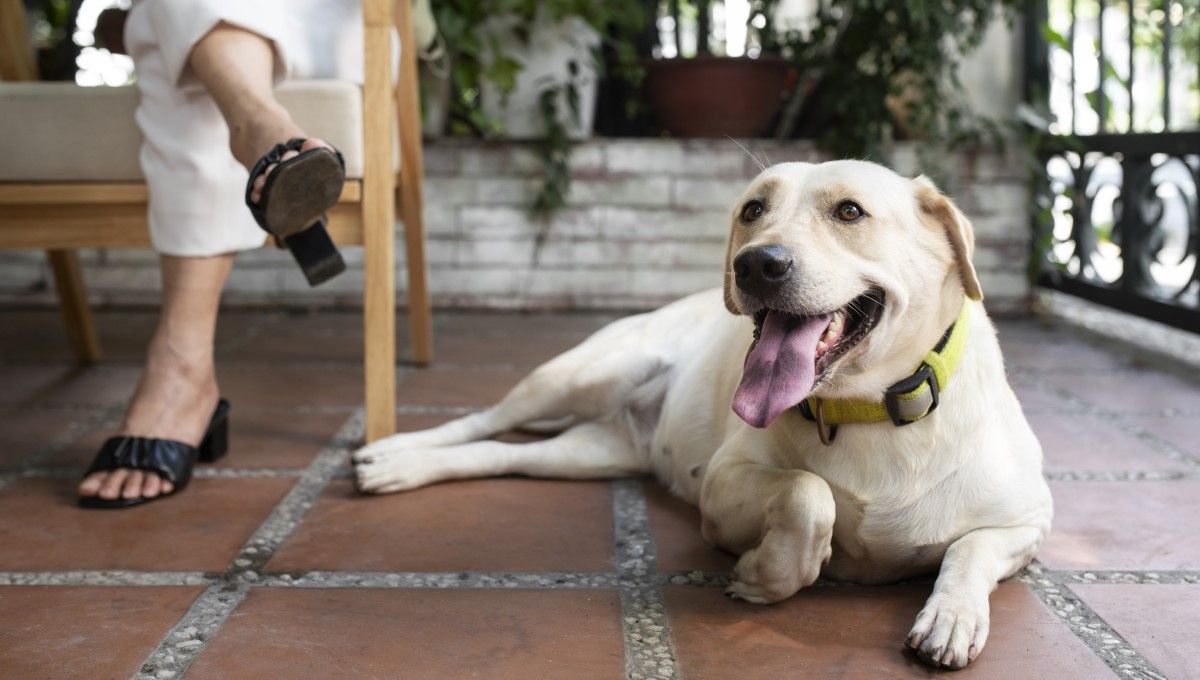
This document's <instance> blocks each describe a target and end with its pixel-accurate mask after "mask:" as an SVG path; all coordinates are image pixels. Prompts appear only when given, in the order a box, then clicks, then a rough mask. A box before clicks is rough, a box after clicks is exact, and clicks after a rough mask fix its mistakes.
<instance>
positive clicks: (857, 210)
mask: <svg viewBox="0 0 1200 680" xmlns="http://www.w3.org/2000/svg"><path fill="white" fill-rule="evenodd" d="M834 214H835V215H837V218H838V219H839V220H841V221H843V222H855V221H857V220H858V219H859V218H860V217H862V216H863V215H865V214H866V212H864V211H863V209H862V206H861V205H859V204H857V203H855V202H854V201H842V202H841V203H839V204H838V207H837V210H835V211H834Z"/></svg>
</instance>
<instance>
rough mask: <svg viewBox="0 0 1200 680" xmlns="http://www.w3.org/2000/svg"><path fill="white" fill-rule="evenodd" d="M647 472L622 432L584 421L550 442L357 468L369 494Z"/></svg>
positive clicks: (412, 456)
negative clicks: (482, 480) (505, 479)
mask: <svg viewBox="0 0 1200 680" xmlns="http://www.w3.org/2000/svg"><path fill="white" fill-rule="evenodd" d="M647 471H649V462H648V461H647V460H646V458H645V457H644V456H642V455H641V454H640V453H639V452H638V451H637V447H636V446H635V445H634V442H633V440H632V439H631V437H630V436H629V433H628V431H627V430H626V428H623V427H621V426H619V425H617V424H612V423H583V424H580V425H576V426H574V427H572V428H570V429H569V430H567V431H566V432H563V433H561V434H559V435H558V436H556V437H553V438H551V439H546V440H544V441H537V442H530V443H527V444H508V443H505V442H497V441H481V442H471V443H468V444H460V445H457V446H442V447H437V448H424V449H405V450H402V451H397V452H395V453H392V454H390V455H387V456H383V457H379V458H377V459H375V460H372V461H371V462H366V463H360V464H359V465H358V466H357V467H356V468H355V473H356V476H357V481H358V488H359V489H360V490H361V491H364V492H368V493H391V492H394V491H407V490H409V489H415V488H417V487H421V486H425V485H427V484H433V483H435V482H441V481H445V480H449V479H465V478H472V477H495V476H498V475H506V474H521V475H528V476H530V477H551V478H558V479H596V478H605V477H621V476H628V475H634V474H642V473H644V472H647Z"/></svg>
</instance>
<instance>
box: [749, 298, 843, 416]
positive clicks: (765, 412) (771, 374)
mask: <svg viewBox="0 0 1200 680" xmlns="http://www.w3.org/2000/svg"><path fill="white" fill-rule="evenodd" d="M832 318H833V317H832V316H830V315H828V314H825V315H823V316H803V317H801V316H791V315H788V314H782V313H780V312H768V313H767V318H766V320H764V321H763V325H762V332H761V333H760V334H759V337H758V344H756V345H755V346H754V349H752V350H750V354H749V356H747V357H746V365H745V366H744V367H743V368H742V382H741V384H740V385H738V388H737V392H735V393H734V395H733V412H734V413H736V414H738V416H739V417H741V419H742V420H744V421H746V422H747V423H749V424H750V425H752V426H754V427H766V426H768V425H770V424H771V423H773V422H775V419H776V418H778V417H779V414H781V413H783V412H784V411H786V410H788V409H789V408H791V407H793V406H795V405H796V404H799V403H800V402H801V401H803V400H804V398H805V397H807V396H808V393H809V392H811V391H812V388H813V381H814V380H816V375H817V366H816V363H817V341H818V340H820V339H821V334H822V333H824V332H825V328H826V327H828V326H829V322H830V321H831V320H832Z"/></svg>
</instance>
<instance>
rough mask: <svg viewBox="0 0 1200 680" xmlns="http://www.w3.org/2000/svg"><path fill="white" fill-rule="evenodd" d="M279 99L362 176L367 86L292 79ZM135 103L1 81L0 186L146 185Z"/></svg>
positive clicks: (109, 92) (127, 95) (121, 90)
mask: <svg viewBox="0 0 1200 680" xmlns="http://www.w3.org/2000/svg"><path fill="white" fill-rule="evenodd" d="M275 94H276V97H278V99H279V102H280V103H281V104H283V105H284V106H285V107H286V108H287V109H288V111H289V112H291V114H292V117H293V118H294V119H295V120H296V123H297V124H299V126H300V127H301V129H303V130H304V131H305V132H307V133H308V134H310V135H312V136H314V137H320V138H321V139H324V140H326V141H328V142H329V143H330V144H333V145H334V146H335V147H337V148H338V150H340V151H341V152H342V155H344V156H345V158H346V176H347V177H351V178H356V179H357V178H361V177H362V167H363V160H362V148H363V139H362V88H360V87H359V86H358V85H356V84H354V83H350V82H345V81H338V80H294V81H288V82H287V83H284V84H283V85H281V86H280V87H279V88H278V89H277V90H276V92H275ZM137 103H138V94H137V88H135V87H132V86H129V87H80V86H78V85H75V84H73V83H0V149H2V150H3V153H0V181H6V182H37V181H46V182H62V181H92V182H104V181H109V182H118V181H136V180H141V179H142V169H141V167H140V166H139V164H138V148H139V147H140V146H141V143H142V135H141V133H140V132H139V131H138V127H137V123H136V122H135V121H134V117H133V112H134V109H136V108H137Z"/></svg>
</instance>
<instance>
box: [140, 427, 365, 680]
mask: <svg viewBox="0 0 1200 680" xmlns="http://www.w3.org/2000/svg"><path fill="white" fill-rule="evenodd" d="M362 432H363V410H362V409H361V408H360V409H358V410H356V411H355V413H354V415H352V416H351V417H350V419H349V420H347V421H346V423H345V424H344V425H343V426H342V427H341V429H339V430H338V432H337V434H335V435H334V436H333V438H332V439H331V441H330V443H329V444H327V445H326V446H325V448H324V449H322V451H321V452H320V453H318V454H317V456H316V457H315V458H314V459H313V461H312V462H311V463H309V465H308V467H307V468H305V470H304V473H303V474H302V475H301V476H300V478H299V479H298V480H297V481H296V483H295V484H294V485H293V486H292V488H291V489H290V490H289V491H288V492H287V495H285V496H284V497H283V499H282V500H281V501H279V503H277V504H276V505H275V507H274V509H272V510H271V514H269V515H268V516H267V518H266V519H265V520H263V522H262V524H260V525H259V527H258V529H256V530H255V531H254V533H253V534H251V536H250V538H249V539H247V540H246V542H245V543H244V544H243V545H242V548H241V549H240V550H239V551H238V553H237V554H236V555H235V556H234V558H233V560H232V561H231V562H230V564H229V566H228V567H227V568H226V570H225V573H224V574H223V575H222V576H221V577H220V579H219V581H218V582H217V583H214V584H213V585H211V586H209V587H208V589H207V590H205V591H204V593H203V594H201V595H200V597H199V598H197V599H196V601H195V602H194V603H193V604H192V606H191V608H189V609H188V611H187V613H186V614H184V616H183V618H181V619H180V620H179V622H178V623H176V624H175V625H174V626H173V627H172V628H171V630H170V631H168V632H167V634H166V635H165V636H163V639H162V640H161V641H160V642H159V644H158V646H157V647H155V648H154V650H153V651H151V652H150V654H149V655H147V657H146V659H145V660H144V661H143V662H142V664H141V666H140V667H139V669H138V671H137V672H136V673H134V675H133V680H169V679H171V678H175V677H177V676H181V675H183V674H184V673H186V672H187V669H188V667H189V666H191V664H192V662H193V661H195V660H196V659H197V658H198V657H199V656H200V654H201V653H202V652H203V651H204V649H205V648H206V647H207V646H208V643H209V642H210V641H212V639H213V638H214V637H215V636H216V634H217V633H218V631H219V630H220V628H221V625H222V624H223V623H225V620H226V619H227V618H229V615H230V614H232V613H233V610H234V609H236V608H237V606H238V605H239V604H240V603H241V601H242V600H243V599H244V598H245V596H246V593H247V592H248V591H249V585H248V584H251V583H254V582H255V581H257V580H258V578H259V576H258V574H257V572H256V571H255V570H256V569H261V568H262V567H263V566H264V565H265V564H266V563H267V561H268V560H270V559H271V556H272V555H274V554H275V551H276V550H277V549H278V548H279V546H280V545H282V544H283V542H284V541H286V540H287V538H288V537H289V536H291V534H292V532H293V531H295V529H296V527H297V526H299V524H300V522H302V521H303V520H304V517H305V516H306V515H307V514H308V511H309V510H311V509H312V507H313V505H314V504H315V503H316V502H317V498H318V497H319V496H320V495H321V492H322V491H324V490H325V487H326V486H328V485H329V482H330V480H331V479H332V478H333V473H334V471H336V470H337V468H338V467H340V466H343V465H344V464H345V462H346V460H347V455H348V453H349V442H351V441H358V440H360V439H361V437H362Z"/></svg>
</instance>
